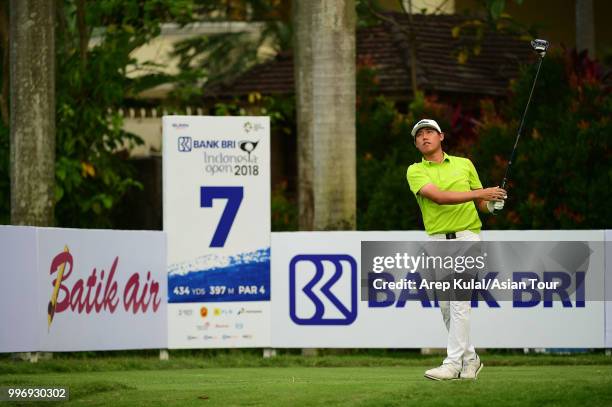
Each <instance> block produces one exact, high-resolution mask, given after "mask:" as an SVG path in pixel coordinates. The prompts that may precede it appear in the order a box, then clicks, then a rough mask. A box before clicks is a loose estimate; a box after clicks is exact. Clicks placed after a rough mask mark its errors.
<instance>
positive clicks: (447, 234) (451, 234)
mask: <svg viewBox="0 0 612 407" xmlns="http://www.w3.org/2000/svg"><path fill="white" fill-rule="evenodd" d="M456 238H457V234H456V233H455V232H451V233H446V240H450V239H456Z"/></svg>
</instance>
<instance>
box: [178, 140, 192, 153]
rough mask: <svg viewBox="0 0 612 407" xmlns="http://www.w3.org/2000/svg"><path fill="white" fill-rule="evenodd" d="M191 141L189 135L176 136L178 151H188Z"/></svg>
mask: <svg viewBox="0 0 612 407" xmlns="http://www.w3.org/2000/svg"><path fill="white" fill-rule="evenodd" d="M191 146H192V141H191V137H189V136H185V137H179V138H178V151H179V152H181V153H188V152H190V151H191Z"/></svg>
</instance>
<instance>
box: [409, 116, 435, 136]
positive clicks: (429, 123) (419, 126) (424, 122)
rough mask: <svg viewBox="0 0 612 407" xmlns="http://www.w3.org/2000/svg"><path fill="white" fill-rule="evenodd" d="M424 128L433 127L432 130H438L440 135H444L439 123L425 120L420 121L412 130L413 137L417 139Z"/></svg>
mask: <svg viewBox="0 0 612 407" xmlns="http://www.w3.org/2000/svg"><path fill="white" fill-rule="evenodd" d="M423 127H431V128H432V129H436V130H438V133H442V130H440V126H438V123H436V121H435V120H431V119H423V120H420V121H419V122H418V123H417V124H415V125H414V127H413V128H412V132H411V134H412V137H415V136H416V134H417V132H418V131H419V130H421V129H422V128H423Z"/></svg>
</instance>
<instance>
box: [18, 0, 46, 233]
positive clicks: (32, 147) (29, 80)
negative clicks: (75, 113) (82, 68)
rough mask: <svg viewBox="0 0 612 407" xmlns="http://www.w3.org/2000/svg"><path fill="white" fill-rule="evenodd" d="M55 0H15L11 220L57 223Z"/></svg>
mask: <svg viewBox="0 0 612 407" xmlns="http://www.w3.org/2000/svg"><path fill="white" fill-rule="evenodd" d="M54 4H55V2H54V1H49V0H11V1H10V24H9V25H10V38H11V41H10V65H11V75H10V127H11V154H10V160H11V223H12V224H14V225H38V226H49V225H52V223H53V205H54V187H55V70H54V66H55V62H54V61H55V45H54V42H55V36H54V15H55V10H54Z"/></svg>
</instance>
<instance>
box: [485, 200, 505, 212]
mask: <svg viewBox="0 0 612 407" xmlns="http://www.w3.org/2000/svg"><path fill="white" fill-rule="evenodd" d="M504 203H505V201H487V209H488V210H489V213H491V214H492V215H497V213H498V212H499V211H501V210H502V209H504Z"/></svg>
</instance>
